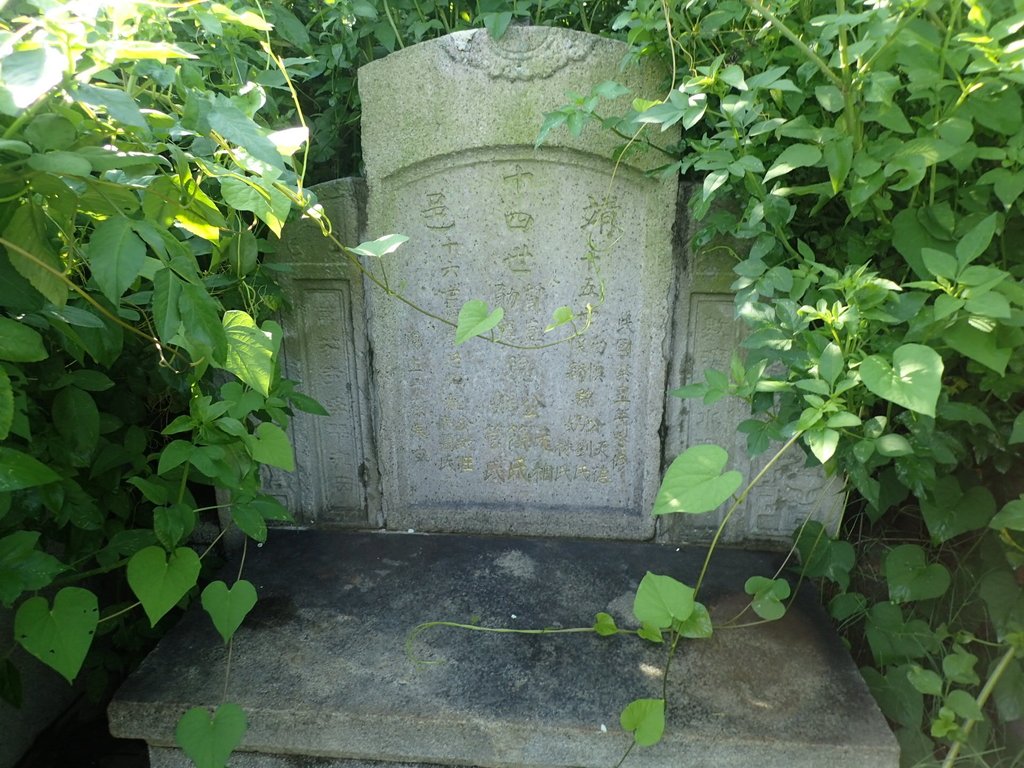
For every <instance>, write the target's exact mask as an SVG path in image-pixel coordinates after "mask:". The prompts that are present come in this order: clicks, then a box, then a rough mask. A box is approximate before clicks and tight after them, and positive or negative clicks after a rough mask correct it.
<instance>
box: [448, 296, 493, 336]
mask: <svg viewBox="0 0 1024 768" xmlns="http://www.w3.org/2000/svg"><path fill="white" fill-rule="evenodd" d="M504 316H505V310H503V309H502V308H501V307H496V308H495V309H494V311H493V312H489V310H488V307H487V302H485V301H480V300H479V299H470V300H469V301H467V302H466V303H465V304H463V305H462V309H460V310H459V322H458V325H457V326H456V328H455V344H456V345H458V344H462V343H464V342H466V341H468V340H469V339H471V338H473V337H474V336H481V335H483V334H485V333H487V332H488V331H489V330H491V329H492V328H493V327H494V326H496V325H497V324H498V323H500V322H501V320H502V318H503V317H504Z"/></svg>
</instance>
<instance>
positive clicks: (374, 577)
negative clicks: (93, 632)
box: [110, 531, 898, 768]
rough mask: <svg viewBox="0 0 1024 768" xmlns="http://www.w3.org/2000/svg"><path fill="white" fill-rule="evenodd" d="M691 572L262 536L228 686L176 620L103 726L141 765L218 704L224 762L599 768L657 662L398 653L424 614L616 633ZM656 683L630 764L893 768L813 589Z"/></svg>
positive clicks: (739, 603)
mask: <svg viewBox="0 0 1024 768" xmlns="http://www.w3.org/2000/svg"><path fill="white" fill-rule="evenodd" d="M296 553H301V556H298V557H297V556H296ZM702 561H703V552H702V551H700V550H697V549H692V548H685V547H684V548H676V547H674V546H660V545H655V544H644V543H625V542H599V541H588V542H583V541H571V540H552V539H548V540H544V539H517V538H505V537H471V536H447V535H419V534H387V533H344V532H329V531H296V532H291V531H279V532H278V531H275V532H274V534H273V536H272V537H271V539H270V540H269V541H268V543H267V544H266V546H264V547H263V548H262V549H260V550H257V551H254V552H250V553H249V558H248V561H247V563H246V573H247V575H248V578H249V579H251V580H252V582H253V583H254V584H255V585H256V586H257V589H258V591H259V602H258V604H257V606H256V608H255V609H254V611H253V613H252V614H251V615H250V617H249V619H248V620H247V621H246V623H245V624H244V625H243V626H242V628H241V629H240V630H239V632H238V633H237V635H236V636H235V640H234V647H233V651H232V660H231V673H230V678H229V681H228V684H227V687H226V689H225V685H224V671H225V666H226V656H227V654H226V650H225V648H224V644H223V642H222V641H221V640H220V637H219V635H218V634H217V632H216V631H215V630H214V628H213V626H212V625H211V624H210V622H209V620H208V618H207V617H206V616H205V615H203V614H202V613H201V612H199V611H193V612H191V613H190V614H189V615H188V616H186V618H185V619H184V620H183V621H182V622H181V623H180V624H179V625H178V626H177V627H176V628H175V629H174V630H173V631H172V632H171V634H169V635H168V636H167V638H165V639H164V640H163V641H162V642H161V644H160V646H159V647H158V649H157V650H156V651H155V652H154V653H153V654H151V655H150V657H149V658H147V660H146V661H145V662H144V664H143V666H142V667H141V668H140V669H139V671H138V672H137V673H136V674H135V675H134V676H133V677H132V678H131V679H130V680H129V682H128V683H127V684H126V685H125V686H124V687H123V688H122V689H121V691H120V693H119V694H118V698H117V700H116V701H115V702H114V703H113V704H112V706H111V709H110V719H111V730H112V732H113V733H114V734H115V735H117V736H121V737H125V738H145V739H147V740H148V741H149V743H150V745H151V748H152V755H153V766H154V767H155V768H172V767H173V768H184V767H185V766H186V765H188V763H187V761H186V760H185V758H184V756H183V755H182V754H181V753H180V752H178V751H177V750H176V749H174V748H173V747H174V739H173V730H174V726H175V723H176V722H177V719H178V717H179V716H180V715H181V713H182V712H183V711H184V709H186V708H187V707H190V706H195V705H214V704H217V703H219V702H220V701H222V700H227V701H232V702H236V703H237V704H239V705H241V706H242V707H243V708H244V709H245V711H246V714H247V717H248V719H249V732H248V733H247V735H246V737H245V741H244V742H243V746H242V747H241V750H240V752H239V753H237V754H236V755H235V756H233V757H232V759H231V765H232V766H238V767H239V768H285V767H286V766H287V767H288V768H297V767H298V766H305V767H307V768H309V767H311V766H316V767H317V768H343V767H344V768H357V767H358V766H363V765H364V764H365V761H384V762H387V763H391V764H393V763H398V764H414V765H435V764H436V765H441V764H443V765H452V764H455V765H467V766H479V767H481V768H511V767H512V766H516V768H550V767H551V766H563V767H564V768H570V767H573V766H575V767H578V768H611V767H612V766H614V765H615V764H616V763H617V762H618V761H619V759H620V758H621V757H622V755H623V753H624V752H625V750H626V749H627V747H628V746H629V744H630V741H631V736H630V735H629V734H627V733H625V732H623V731H622V729H621V728H620V727H619V724H618V718H619V713H620V712H621V711H622V709H623V708H624V707H625V706H626V704H628V703H629V702H630V701H631V700H633V699H635V698H641V697H659V696H660V695H661V676H662V671H663V669H664V664H665V658H666V655H665V648H664V646H656V645H654V644H652V643H649V642H646V641H643V640H640V639H638V638H636V637H630V636H617V637H608V638H599V637H597V636H595V635H592V634H585V635H578V634H567V635H545V636H524V635H507V634H502V635H498V634H491V633H484V632H471V631H464V630H457V629H449V628H435V629H432V630H428V631H427V632H425V633H424V634H422V635H421V636H420V637H419V638H418V639H417V641H416V642H415V644H414V646H413V649H412V650H413V653H414V655H415V656H416V657H418V658H419V659H422V660H424V661H429V662H438V663H430V664H424V663H419V662H418V661H417V660H416V659H413V658H410V656H409V655H408V654H407V652H406V640H407V638H408V635H409V632H410V630H411V629H412V628H413V627H415V626H416V625H417V624H419V623H420V622H425V621H431V620H450V621H459V622H466V623H479V624H480V625H484V626H493V627H517V628H543V627H580V626H592V625H593V623H594V614H595V613H596V612H597V611H606V612H608V613H610V614H612V615H613V616H614V617H615V619H616V622H617V623H618V624H619V626H622V627H632V626H635V620H634V619H633V618H632V600H633V594H634V592H635V590H636V587H637V585H638V583H639V580H640V578H641V577H642V576H643V574H644V572H645V571H646V570H651V571H654V572H656V573H661V574H668V575H671V576H674V577H675V578H678V579H680V580H683V581H685V582H688V583H691V584H692V583H693V582H694V581H695V579H696V576H697V572H698V570H699V567H700V564H701V562H702ZM776 567H777V556H775V555H764V554H758V553H752V552H742V551H737V550H732V551H730V550H722V551H721V552H720V553H719V555H718V556H717V558H716V560H715V561H714V562H713V565H712V569H711V571H710V574H709V577H708V579H707V581H706V582H705V586H704V588H703V593H702V594H701V595H700V599H701V600H702V601H704V602H705V603H706V604H707V605H708V606H709V608H710V609H711V611H712V615H713V616H714V617H715V620H716V622H725V621H726V620H728V619H730V618H732V617H733V616H734V615H736V614H738V613H739V612H740V611H741V610H742V608H743V607H744V606H745V605H746V604H747V602H748V600H749V598H748V597H747V596H746V595H744V594H743V582H744V580H745V579H746V578H747V577H748V576H750V575H751V574H765V575H771V574H772V573H774V570H775V568H776ZM748 615H749V614H748ZM740 623H741V624H742V623H745V622H743V621H741V622H740ZM671 669H672V671H671V674H670V676H669V686H668V700H669V711H668V725H667V728H666V732H665V738H664V740H663V741H662V742H661V743H660V744H658V745H656V746H654V747H651V748H645V749H635V750H634V751H633V753H632V755H631V756H630V758H629V761H628V763H627V765H644V766H647V767H648V768H678V766H679V765H680V764H681V763H684V764H685V765H687V766H689V767H691V768H821V766H823V765H828V766H830V768H863V766H867V765H871V766H883V767H889V768H891V767H894V766H896V765H897V764H898V750H897V747H896V745H895V741H894V740H893V738H892V735H891V734H890V733H889V731H888V729H887V728H886V726H885V722H884V720H883V719H882V716H881V714H880V713H879V712H878V709H877V707H876V706H875V704H874V702H873V701H872V700H871V698H870V696H869V694H868V692H867V688H866V686H865V685H864V682H863V681H862V680H861V678H860V676H859V674H858V673H857V671H856V669H854V667H853V665H852V664H851V663H850V660H849V657H848V655H847V654H846V651H845V650H844V649H843V648H842V646H841V645H840V643H839V641H838V639H837V638H836V637H835V635H834V634H833V633H832V632H831V630H829V629H828V627H827V622H826V621H825V619H824V617H823V616H822V615H821V614H820V609H819V608H818V607H817V606H816V604H815V600H814V596H813V594H810V593H807V594H803V595H801V597H800V599H799V600H797V602H796V604H795V605H794V607H793V608H791V610H790V613H789V614H788V615H787V617H786V618H785V619H783V620H782V621H779V622H775V623H770V624H764V625H760V626H756V627H747V628H740V629H728V628H723V629H720V630H718V631H717V633H716V634H715V635H714V636H713V637H712V638H711V639H709V640H689V641H684V645H682V646H681V648H680V650H679V652H678V654H677V657H676V659H675V661H674V662H673V664H672V668H671ZM302 756H306V757H302Z"/></svg>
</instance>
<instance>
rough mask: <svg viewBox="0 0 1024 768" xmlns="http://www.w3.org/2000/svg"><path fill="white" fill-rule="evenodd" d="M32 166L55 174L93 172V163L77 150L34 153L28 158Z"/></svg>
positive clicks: (72, 174) (84, 173)
mask: <svg viewBox="0 0 1024 768" xmlns="http://www.w3.org/2000/svg"><path fill="white" fill-rule="evenodd" d="M28 164H29V166H30V167H31V168H34V169H35V170H37V171H43V172H44V173H52V174H54V175H55V176H88V175H89V174H91V173H92V163H90V162H89V161H88V160H87V159H86V158H84V157H82V156H81V155H79V154H78V153H77V152H66V151H64V150H59V149H58V150H53V151H50V152H44V153H43V154H35V155H32V157H30V158H29V159H28Z"/></svg>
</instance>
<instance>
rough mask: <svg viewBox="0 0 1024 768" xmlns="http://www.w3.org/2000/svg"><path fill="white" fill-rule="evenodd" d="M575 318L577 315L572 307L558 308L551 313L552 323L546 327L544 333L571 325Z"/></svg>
mask: <svg viewBox="0 0 1024 768" xmlns="http://www.w3.org/2000/svg"><path fill="white" fill-rule="evenodd" d="M574 318H575V315H574V314H573V311H572V309H571V308H570V307H558V309H556V310H555V311H554V312H552V313H551V322H550V323H548V324H547V325H546V326H544V333H547V332H548V331H553V330H555V328H558V327H560V326H563V325H566V324H568V323H571V322H572V321H573V319H574Z"/></svg>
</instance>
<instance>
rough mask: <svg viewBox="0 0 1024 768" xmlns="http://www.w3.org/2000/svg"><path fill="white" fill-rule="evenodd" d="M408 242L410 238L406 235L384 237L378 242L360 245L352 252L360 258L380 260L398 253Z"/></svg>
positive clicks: (377, 240)
mask: <svg viewBox="0 0 1024 768" xmlns="http://www.w3.org/2000/svg"><path fill="white" fill-rule="evenodd" d="M408 240H409V238H408V237H406V236H405V235H384V237H378V238H377V239H376V240H371V241H369V242H367V243H360V244H359V245H357V246H356V247H355V248H351V249H350V250H351V251H352V253H355V254H357V255H359V256H374V257H376V258H378V259H379V258H380V257H381V256H386V255H387V254H389V253H393V252H394V251H397V250H398V247H399V246H400V245H401V244H402V243H404V242H407V241H408Z"/></svg>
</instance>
